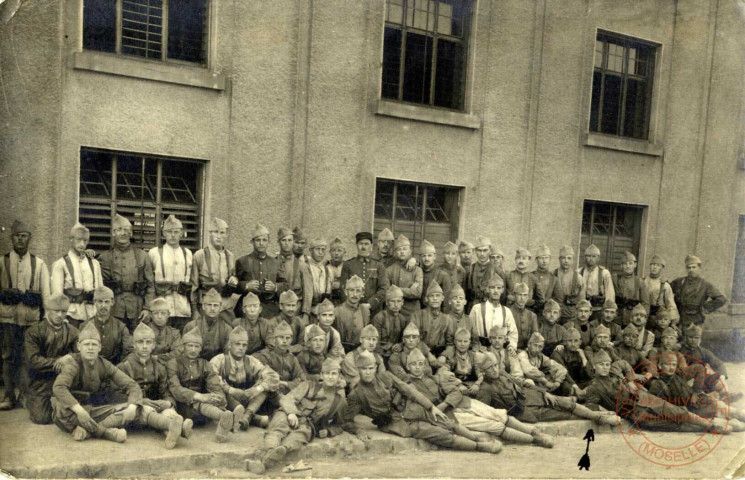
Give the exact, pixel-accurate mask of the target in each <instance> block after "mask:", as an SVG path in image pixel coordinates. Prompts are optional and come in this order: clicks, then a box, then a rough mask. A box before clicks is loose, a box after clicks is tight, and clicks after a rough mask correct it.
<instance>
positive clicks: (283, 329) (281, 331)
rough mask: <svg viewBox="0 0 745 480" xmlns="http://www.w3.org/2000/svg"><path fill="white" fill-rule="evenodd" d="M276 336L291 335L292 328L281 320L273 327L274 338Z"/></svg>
mask: <svg viewBox="0 0 745 480" xmlns="http://www.w3.org/2000/svg"><path fill="white" fill-rule="evenodd" d="M277 335H292V327H290V326H289V325H288V324H287V322H285V321H284V320H282V321H281V322H279V325H277V326H276V327H274V336H275V337H276V336H277Z"/></svg>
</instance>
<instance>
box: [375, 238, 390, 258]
mask: <svg viewBox="0 0 745 480" xmlns="http://www.w3.org/2000/svg"><path fill="white" fill-rule="evenodd" d="M392 246H393V242H392V241H390V240H378V252H380V254H381V255H382V256H386V255H389V254H390V253H391V247H392Z"/></svg>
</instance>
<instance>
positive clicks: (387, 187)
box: [375, 179, 394, 219]
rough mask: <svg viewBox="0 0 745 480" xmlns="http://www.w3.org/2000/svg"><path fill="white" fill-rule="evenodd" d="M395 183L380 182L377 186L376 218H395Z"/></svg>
mask: <svg viewBox="0 0 745 480" xmlns="http://www.w3.org/2000/svg"><path fill="white" fill-rule="evenodd" d="M393 185H394V182H390V181H387V180H380V179H378V181H377V182H376V184H375V218H387V219H392V218H393Z"/></svg>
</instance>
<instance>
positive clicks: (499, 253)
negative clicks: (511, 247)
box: [491, 245, 504, 258]
mask: <svg viewBox="0 0 745 480" xmlns="http://www.w3.org/2000/svg"><path fill="white" fill-rule="evenodd" d="M491 254H492V255H494V256H495V257H502V258H504V252H503V251H502V249H501V248H499V247H498V246H496V245H492V246H491Z"/></svg>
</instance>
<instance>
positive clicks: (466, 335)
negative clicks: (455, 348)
mask: <svg viewBox="0 0 745 480" xmlns="http://www.w3.org/2000/svg"><path fill="white" fill-rule="evenodd" d="M455 339H456V340H459V339H460V340H466V339H468V340H470V339H471V332H469V331H468V330H466V329H465V328H463V327H460V328H459V329H458V330H456V332H455Z"/></svg>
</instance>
